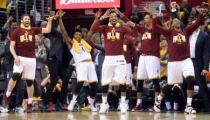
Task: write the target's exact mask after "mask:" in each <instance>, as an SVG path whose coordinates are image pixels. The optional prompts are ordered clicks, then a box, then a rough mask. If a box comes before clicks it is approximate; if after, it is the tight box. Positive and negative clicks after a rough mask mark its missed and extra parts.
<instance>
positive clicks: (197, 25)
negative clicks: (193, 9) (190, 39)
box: [184, 16, 204, 35]
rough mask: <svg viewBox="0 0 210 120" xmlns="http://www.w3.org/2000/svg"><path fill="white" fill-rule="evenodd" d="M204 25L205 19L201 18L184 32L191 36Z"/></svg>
mask: <svg viewBox="0 0 210 120" xmlns="http://www.w3.org/2000/svg"><path fill="white" fill-rule="evenodd" d="M202 24H204V17H203V16H199V18H198V19H197V20H196V22H195V23H193V24H192V25H189V26H187V27H186V28H185V29H184V31H186V33H187V35H191V34H192V33H193V31H195V30H196V29H197V28H198V27H199V26H200V25H202Z"/></svg>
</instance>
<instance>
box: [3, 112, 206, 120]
mask: <svg viewBox="0 0 210 120" xmlns="http://www.w3.org/2000/svg"><path fill="white" fill-rule="evenodd" d="M0 120H210V114H202V113H199V114H196V115H185V114H183V113H152V112H130V113H128V114H125V115H122V114H120V113H119V112H110V113H108V114H98V113H90V112H56V113H54V112H52V113H31V114H26V113H23V114H18V113H11V114H5V113H0Z"/></svg>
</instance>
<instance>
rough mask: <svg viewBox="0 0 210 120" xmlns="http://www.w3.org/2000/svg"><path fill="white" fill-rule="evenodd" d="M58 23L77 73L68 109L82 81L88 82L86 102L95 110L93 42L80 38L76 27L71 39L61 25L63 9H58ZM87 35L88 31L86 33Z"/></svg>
mask: <svg viewBox="0 0 210 120" xmlns="http://www.w3.org/2000/svg"><path fill="white" fill-rule="evenodd" d="M58 14H59V16H60V17H59V25H60V26H61V31H62V34H63V37H64V39H65V41H66V43H67V45H68V48H69V49H70V52H71V54H72V55H73V58H74V61H75V66H76V73H77V85H76V88H75V90H74V91H73V98H72V100H71V102H70V104H69V105H68V110H69V111H73V109H74V105H75V104H76V102H77V101H76V100H77V96H78V94H79V92H80V90H81V88H82V87H83V84H84V82H87V83H89V85H90V90H89V97H88V102H89V104H90V109H91V111H92V112H97V109H96V108H95V106H94V100H95V95H96V88H97V82H98V79H97V75H96V71H95V65H94V63H93V61H92V57H91V53H92V52H93V49H94V47H95V45H94V43H93V42H92V41H90V40H84V39H82V31H81V30H80V29H76V30H75V33H74V37H73V39H71V38H70V37H69V36H68V34H67V32H66V30H65V27H64V25H63V22H62V16H63V15H64V12H63V11H61V10H60V11H59V12H58ZM88 35H89V33H88Z"/></svg>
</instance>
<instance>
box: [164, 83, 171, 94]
mask: <svg viewBox="0 0 210 120" xmlns="http://www.w3.org/2000/svg"><path fill="white" fill-rule="evenodd" d="M171 90H172V85H165V86H164V87H163V89H162V92H163V93H164V94H165V95H166V94H167V93H168V92H170V91H171Z"/></svg>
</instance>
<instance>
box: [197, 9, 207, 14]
mask: <svg viewBox="0 0 210 120" xmlns="http://www.w3.org/2000/svg"><path fill="white" fill-rule="evenodd" d="M198 12H199V14H200V15H202V16H205V15H206V14H207V12H208V11H206V9H204V8H199V9H198Z"/></svg>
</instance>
